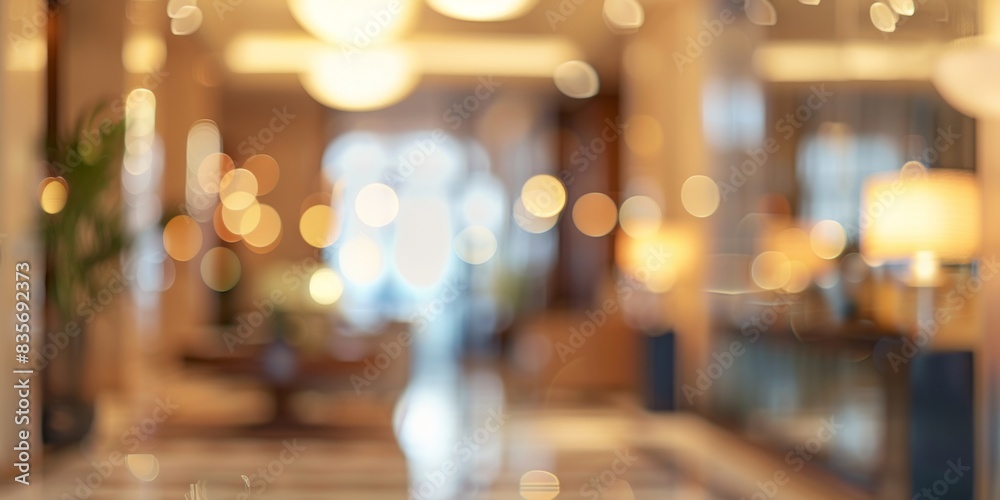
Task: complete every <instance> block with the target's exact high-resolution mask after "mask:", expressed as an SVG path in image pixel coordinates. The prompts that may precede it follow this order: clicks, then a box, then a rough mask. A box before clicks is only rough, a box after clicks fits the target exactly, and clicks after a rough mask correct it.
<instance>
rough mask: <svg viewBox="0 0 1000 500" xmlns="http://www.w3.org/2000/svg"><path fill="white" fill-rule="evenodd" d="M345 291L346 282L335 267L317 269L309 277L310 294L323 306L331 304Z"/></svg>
mask: <svg viewBox="0 0 1000 500" xmlns="http://www.w3.org/2000/svg"><path fill="white" fill-rule="evenodd" d="M343 293H344V283H343V282H342V281H341V280H340V276H338V275H337V272H336V271H334V270H333V269H330V268H327V267H324V268H320V269H317V270H316V272H314V273H313V275H312V277H311V278H309V295H310V296H312V298H313V300H315V301H316V303H317V304H319V305H321V306H328V305H331V304H333V303H335V302H337V300H339V299H340V296H341V295H343Z"/></svg>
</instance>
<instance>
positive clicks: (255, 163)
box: [243, 155, 281, 196]
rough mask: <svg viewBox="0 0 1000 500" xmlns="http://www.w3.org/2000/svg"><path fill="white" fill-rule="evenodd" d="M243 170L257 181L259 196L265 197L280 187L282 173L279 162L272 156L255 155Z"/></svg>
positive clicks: (244, 164)
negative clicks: (279, 180) (247, 171)
mask: <svg viewBox="0 0 1000 500" xmlns="http://www.w3.org/2000/svg"><path fill="white" fill-rule="evenodd" d="M243 168H245V169H247V170H249V171H250V173H252V174H253V176H254V177H255V178H256V179H257V196H264V195H265V194H267V193H270V192H271V191H273V190H274V188H276V187H277V186H278V178H279V177H281V171H280V170H279V168H278V162H277V161H276V160H275V159H274V158H273V157H271V156H270V155H253V156H251V157H250V158H247V161H246V162H244V163H243Z"/></svg>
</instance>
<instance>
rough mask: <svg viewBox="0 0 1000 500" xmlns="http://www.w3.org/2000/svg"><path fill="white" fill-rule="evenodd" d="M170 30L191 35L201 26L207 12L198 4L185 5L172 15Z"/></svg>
mask: <svg viewBox="0 0 1000 500" xmlns="http://www.w3.org/2000/svg"><path fill="white" fill-rule="evenodd" d="M170 17H171V19H170V32H171V33H173V34H175V35H178V36H184V35H190V34H192V33H194V32H195V31H198V28H200V27H201V23H202V21H204V19H205V14H204V13H203V12H202V11H201V9H199V8H198V7H197V6H196V5H185V6H184V7H181V8H179V9H177V11H176V12H174V13H173V14H172V15H170Z"/></svg>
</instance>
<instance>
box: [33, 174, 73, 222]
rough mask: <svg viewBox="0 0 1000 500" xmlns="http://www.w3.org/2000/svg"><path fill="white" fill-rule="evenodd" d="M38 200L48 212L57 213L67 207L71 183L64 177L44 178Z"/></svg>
mask: <svg viewBox="0 0 1000 500" xmlns="http://www.w3.org/2000/svg"><path fill="white" fill-rule="evenodd" d="M38 191H39V192H38V201H39V204H40V205H41V207H42V210H43V211H45V213H47V214H57V213H59V212H62V209H63V208H64V207H66V201H67V199H68V197H69V184H67V183H66V179H63V178H62V177H48V178H45V179H43V180H42V182H41V184H40V185H39V189H38Z"/></svg>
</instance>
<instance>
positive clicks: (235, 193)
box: [219, 168, 257, 210]
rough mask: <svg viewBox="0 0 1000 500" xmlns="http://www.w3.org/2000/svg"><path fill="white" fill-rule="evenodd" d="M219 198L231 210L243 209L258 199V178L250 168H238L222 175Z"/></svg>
mask: <svg viewBox="0 0 1000 500" xmlns="http://www.w3.org/2000/svg"><path fill="white" fill-rule="evenodd" d="M219 198H220V199H221V200H222V204H223V205H225V206H226V208H229V209H231V210H242V209H245V208H247V207H249V206H250V205H252V204H253V203H254V202H255V201H256V200H257V178H256V177H254V175H253V173H251V172H250V171H249V170H246V169H242V168H237V169H235V170H233V171H231V172H229V173H227V174H226V175H224V176H222V181H221V182H220V183H219Z"/></svg>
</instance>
